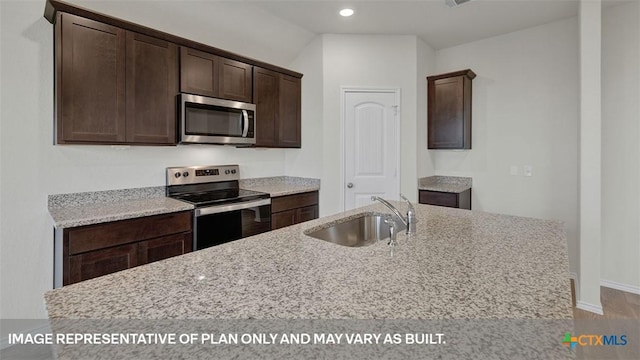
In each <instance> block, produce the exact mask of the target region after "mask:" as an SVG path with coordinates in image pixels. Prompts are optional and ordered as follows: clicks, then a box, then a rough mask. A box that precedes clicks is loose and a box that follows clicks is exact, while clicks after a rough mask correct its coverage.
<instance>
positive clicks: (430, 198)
mask: <svg viewBox="0 0 640 360" xmlns="http://www.w3.org/2000/svg"><path fill="white" fill-rule="evenodd" d="M420 204H429V205H439V206H448V207H458V194H454V193H444V192H437V191H423V190H421V191H420Z"/></svg>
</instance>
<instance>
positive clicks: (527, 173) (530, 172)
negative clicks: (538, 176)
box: [522, 165, 533, 176]
mask: <svg viewBox="0 0 640 360" xmlns="http://www.w3.org/2000/svg"><path fill="white" fill-rule="evenodd" d="M522 172H523V173H524V176H533V166H531V165H525V166H523V167H522Z"/></svg>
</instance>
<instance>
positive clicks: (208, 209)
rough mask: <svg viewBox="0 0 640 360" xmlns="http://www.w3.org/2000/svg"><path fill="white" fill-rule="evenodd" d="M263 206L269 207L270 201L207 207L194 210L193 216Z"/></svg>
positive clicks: (263, 200)
mask: <svg viewBox="0 0 640 360" xmlns="http://www.w3.org/2000/svg"><path fill="white" fill-rule="evenodd" d="M263 205H271V199H261V200H255V201H247V202H242V203H236V204H230V205H219V206H209V207H204V208H201V209H196V211H195V215H196V217H200V216H205V215H211V214H219V213H224V212H230V211H236V210H242V209H249V208H252V207H256V206H263Z"/></svg>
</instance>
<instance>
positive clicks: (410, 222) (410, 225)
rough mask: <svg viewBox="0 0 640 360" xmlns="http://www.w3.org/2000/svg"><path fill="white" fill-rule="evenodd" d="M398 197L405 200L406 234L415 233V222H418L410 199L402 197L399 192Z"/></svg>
mask: <svg viewBox="0 0 640 360" xmlns="http://www.w3.org/2000/svg"><path fill="white" fill-rule="evenodd" d="M400 197H401V198H402V199H403V200H404V201H406V202H407V234H408V235H413V234H415V233H416V223H417V222H418V219H416V209H415V208H414V207H413V204H412V203H411V201H409V199H407V198H406V197H404V195H402V194H400Z"/></svg>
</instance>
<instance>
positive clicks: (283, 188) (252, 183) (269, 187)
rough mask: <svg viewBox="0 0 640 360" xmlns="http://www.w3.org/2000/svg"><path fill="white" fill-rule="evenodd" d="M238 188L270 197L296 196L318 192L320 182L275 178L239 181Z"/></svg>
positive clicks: (306, 179)
mask: <svg viewBox="0 0 640 360" xmlns="http://www.w3.org/2000/svg"><path fill="white" fill-rule="evenodd" d="M240 188H241V189H245V190H253V191H260V192H265V193H268V194H270V195H271V197H278V196H285V195H292V194H298V193H303V192H308V191H318V190H320V180H319V179H311V178H301V177H293V176H276V177H265V178H254V179H241V180H240Z"/></svg>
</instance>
